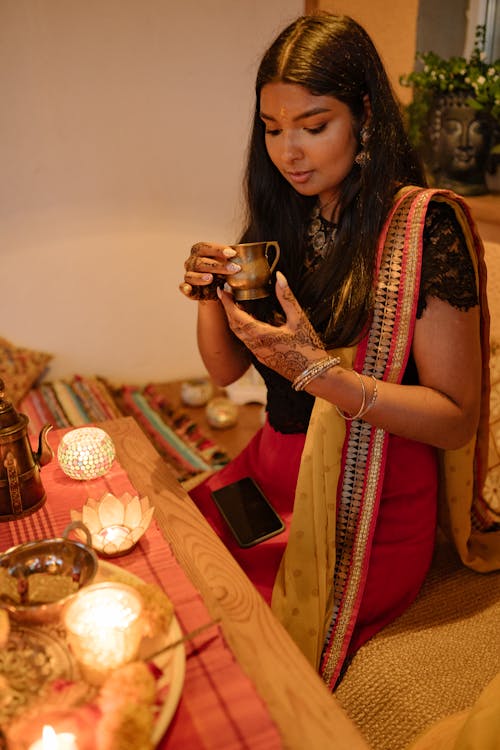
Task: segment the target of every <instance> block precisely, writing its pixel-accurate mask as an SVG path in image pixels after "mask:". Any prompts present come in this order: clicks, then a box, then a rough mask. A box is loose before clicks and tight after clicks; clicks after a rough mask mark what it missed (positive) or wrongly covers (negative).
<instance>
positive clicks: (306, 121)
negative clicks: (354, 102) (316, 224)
mask: <svg viewBox="0 0 500 750" xmlns="http://www.w3.org/2000/svg"><path fill="white" fill-rule="evenodd" d="M260 117H261V119H262V120H263V122H264V124H265V126H266V135H265V139H266V148H267V152H268V154H269V157H270V159H271V161H272V162H273V164H274V165H275V166H276V167H277V169H278V170H279V171H280V172H281V174H282V175H283V177H284V178H285V180H287V182H289V183H290V185H292V186H293V187H294V188H295V190H296V191H297V192H298V193H300V194H301V195H310V196H313V195H318V196H319V199H320V202H321V203H323V204H324V203H326V202H327V201H331V200H332V198H333V197H334V196H335V195H336V194H337V193H338V190H339V186H340V184H341V183H342V181H343V180H344V178H345V177H346V176H347V175H348V174H349V172H350V171H351V168H352V165H353V162H354V157H355V156H356V153H357V150H358V143H357V140H356V138H355V135H354V129H353V117H352V114H351V110H350V109H349V107H348V106H347V105H346V104H344V103H343V102H341V101H339V100H338V99H336V98H335V97H334V96H316V95H314V94H311V93H310V92H309V91H308V89H306V88H304V86H299V85H297V84H292V83H268V84H266V85H265V86H263V87H262V90H261V93H260Z"/></svg>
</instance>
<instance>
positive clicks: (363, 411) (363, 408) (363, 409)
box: [335, 370, 366, 422]
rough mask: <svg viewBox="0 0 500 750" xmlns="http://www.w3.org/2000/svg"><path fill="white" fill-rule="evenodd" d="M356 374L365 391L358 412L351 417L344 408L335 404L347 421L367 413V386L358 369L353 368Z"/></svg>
mask: <svg viewBox="0 0 500 750" xmlns="http://www.w3.org/2000/svg"><path fill="white" fill-rule="evenodd" d="M351 372H353V373H354V374H355V375H357V376H358V379H359V382H360V383H361V390H362V392H363V398H362V399H361V406H360V407H359V409H358V411H357V412H356V414H353V416H352V417H350V416H349V415H348V414H345V413H344V412H343V411H342V409H339V407H338V406H337V405H335V408H336V409H337V412H338V414H340V416H341V417H342V419H345V420H346V422H352V421H353V420H354V419H359V418H360V417H361V416H362V415H363V414H366V388H365V384H364V381H363V378H362V377H361V375H360V374H359V372H357V371H356V370H351Z"/></svg>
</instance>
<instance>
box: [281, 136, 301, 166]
mask: <svg viewBox="0 0 500 750" xmlns="http://www.w3.org/2000/svg"><path fill="white" fill-rule="evenodd" d="M283 136H284V137H283V152H282V158H283V161H284V162H286V163H290V162H294V161H296V160H297V159H300V158H301V157H302V155H303V152H302V148H301V146H300V143H299V140H298V138H297V136H296V135H295V134H294V133H284V134H283Z"/></svg>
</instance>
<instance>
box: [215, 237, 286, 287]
mask: <svg viewBox="0 0 500 750" xmlns="http://www.w3.org/2000/svg"><path fill="white" fill-rule="evenodd" d="M230 247H232V248H233V250H236V255H235V256H234V258H231V262H233V261H234V263H237V264H238V265H239V266H241V271H238V272H237V273H235V274H231V275H230V276H227V277H226V281H227V283H228V284H229V286H230V287H231V289H232V290H233V294H234V298H235V299H236V300H237V301H238V300H248V299H260V298H262V297H268V296H269V294H270V291H271V288H270V282H271V275H272V272H273V271H274V269H275V268H276V264H277V263H278V260H279V257H280V248H279V245H278V243H277V242H246V243H243V244H240V245H230ZM270 249H273V250H274V260H273V261H272V263H270V261H269V256H268V253H269V250H270Z"/></svg>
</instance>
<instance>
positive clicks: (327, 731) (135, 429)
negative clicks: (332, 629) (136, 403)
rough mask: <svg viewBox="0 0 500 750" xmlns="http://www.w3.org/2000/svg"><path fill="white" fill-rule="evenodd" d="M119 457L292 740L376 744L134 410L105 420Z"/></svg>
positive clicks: (341, 747) (342, 746)
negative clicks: (277, 615) (290, 632)
mask: <svg viewBox="0 0 500 750" xmlns="http://www.w3.org/2000/svg"><path fill="white" fill-rule="evenodd" d="M100 426H101V427H102V428H103V429H105V430H106V431H107V432H108V434H109V435H110V436H111V438H112V439H113V442H114V444H115V448H116V454H117V459H118V461H119V462H120V464H121V466H122V467H123V468H124V469H125V471H126V472H127V473H128V475H129V477H130V480H131V482H132V484H133V485H134V487H135V488H136V489H137V490H138V492H140V493H141V495H148V497H149V499H150V501H151V502H152V503H153V504H154V506H155V519H156V522H157V523H158V526H159V528H160V529H161V531H162V534H163V536H164V537H165V539H166V540H167V541H168V542H169V544H170V545H171V547H172V550H173V552H174V554H175V556H176V558H177V560H178V561H179V563H180V565H181V566H182V568H183V569H184V571H185V573H186V574H187V575H188V577H189V578H190V580H191V582H192V583H193V585H194V586H195V587H196V589H197V590H198V591H199V592H200V594H201V596H202V598H203V600H204V602H205V605H206V606H207V609H208V610H209V612H210V614H211V615H212V616H213V617H220V618H221V626H222V630H223V633H224V637H225V638H226V640H227V642H228V644H229V646H230V647H231V649H232V651H233V653H234V654H235V656H236V659H237V660H238V662H239V664H240V666H241V667H242V668H243V670H244V671H245V673H246V674H247V675H248V676H249V678H250V679H251V681H252V682H253V684H254V685H255V687H256V689H257V692H258V693H259V695H260V696H261V697H262V699H263V700H264V702H265V704H266V706H267V708H268V710H269V713H270V715H271V716H272V718H273V720H274V721H275V723H276V725H277V727H278V729H279V731H280V734H281V737H282V740H283V746H284V747H285V748H290V749H292V750H295V749H296V750H299V748H300V750H303V748H309V747H310V748H314V750H323V748H324V749H325V750H327V748H328V750H330V748H335V750H369V745H368V744H367V743H366V741H365V740H364V738H363V737H362V735H361V733H360V732H359V730H358V728H357V727H356V726H355V725H354V724H353V722H352V721H351V720H350V719H349V717H348V716H347V714H346V713H345V711H344V710H343V708H342V707H341V706H340V704H339V703H338V701H337V700H336V699H335V697H334V696H333V695H332V694H331V693H330V691H329V690H328V688H327V687H326V685H325V684H324V683H323V681H322V680H321V678H320V677H319V675H318V674H317V673H316V671H315V670H314V669H313V668H312V666H311V665H310V664H309V663H308V662H307V660H306V659H305V657H304V656H303V654H302V653H301V652H300V651H299V649H298V648H297V646H296V645H295V643H294V642H293V641H292V639H291V638H290V636H289V635H288V633H287V632H286V630H285V629H284V628H283V627H282V625H281V624H280V623H279V622H278V620H277V619H276V618H275V617H274V615H273V613H272V612H271V610H270V608H269V607H268V606H267V604H266V603H265V602H264V600H263V599H262V597H261V596H260V595H259V594H258V592H257V591H256V589H255V588H254V586H253V585H252V584H251V582H250V581H249V579H248V578H247V576H246V575H245V574H244V573H243V571H242V570H241V568H240V567H239V565H238V564H237V563H236V561H235V560H234V558H233V557H232V556H231V555H230V554H229V552H228V551H227V549H226V547H225V546H224V545H223V544H222V542H221V541H220V539H219V538H218V537H217V535H216V534H215V533H214V532H213V530H212V529H211V527H210V526H209V525H208V523H207V522H206V520H205V518H204V517H203V516H202V514H201V513H200V512H199V510H198V509H197V508H196V506H195V505H194V503H193V502H192V501H191V499H190V498H189V496H188V495H187V493H186V492H185V491H184V489H183V488H182V486H181V485H180V484H179V483H178V482H177V480H176V479H175V477H174V475H173V474H172V473H171V472H170V470H169V468H168V466H167V464H166V463H165V462H164V461H163V459H162V458H161V456H160V455H159V454H158V452H157V451H156V450H155V448H154V446H153V445H152V443H151V442H150V441H149V440H148V439H147V438H146V436H145V435H144V433H143V432H142V430H141V428H140V427H139V426H138V424H137V423H136V421H135V420H134V419H133V418H132V417H124V418H120V419H114V420H109V421H107V422H102V423H100Z"/></svg>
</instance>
